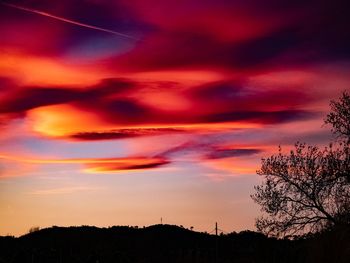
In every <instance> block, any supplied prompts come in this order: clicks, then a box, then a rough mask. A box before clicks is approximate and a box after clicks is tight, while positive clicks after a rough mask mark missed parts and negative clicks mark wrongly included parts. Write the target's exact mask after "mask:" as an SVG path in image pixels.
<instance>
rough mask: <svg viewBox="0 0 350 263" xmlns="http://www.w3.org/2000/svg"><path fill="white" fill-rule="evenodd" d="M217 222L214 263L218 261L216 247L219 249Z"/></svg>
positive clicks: (216, 226) (216, 225)
mask: <svg viewBox="0 0 350 263" xmlns="http://www.w3.org/2000/svg"><path fill="white" fill-rule="evenodd" d="M218 238H219V237H218V222H215V263H218V254H219V252H218V249H219V244H218Z"/></svg>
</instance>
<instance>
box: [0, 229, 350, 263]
mask: <svg viewBox="0 0 350 263" xmlns="http://www.w3.org/2000/svg"><path fill="white" fill-rule="evenodd" d="M349 258H350V231H349V227H344V228H342V229H337V230H333V231H330V232H326V233H323V234H320V235H318V236H315V237H310V238H307V239H300V240H294V241H291V240H277V239H273V238H267V237H266V236H264V235H262V234H259V233H256V232H252V231H243V232H240V233H231V234H228V235H220V236H215V235H209V234H206V233H200V232H195V231H191V230H188V229H185V228H182V227H178V226H174V225H154V226H150V227H146V228H135V227H126V226H114V227H110V228H97V227H90V226H81V227H51V228H47V229H42V230H39V231H36V232H33V233H29V234H26V235H24V236H21V237H19V238H14V237H0V263H4V262H6V263H9V262H11V263H12V262H16V263H17V262H18V263H19V262H21V263H25V262H30V263H34V262H37V263H44V262H45V263H46V262H47V263H51V262H52V263H55V262H57V263H61V262H67V263H70V262H88V263H89V262H94V263H96V262H99V263H104V262H105V263H107V262H114V263H117V262H130V263H131V262H132V263H139V262H145V263H146V262H147V263H153V262H155V263H157V262H162V263H165V262H170V263H172V262H174V263H175V262H184V263H187V262H197V263H199V262H203V263H207V262H208V263H209V262H211V263H213V262H225V263H226V262H269V263H271V262H293V263H295V262H344V263H345V262H349V261H348V260H349Z"/></svg>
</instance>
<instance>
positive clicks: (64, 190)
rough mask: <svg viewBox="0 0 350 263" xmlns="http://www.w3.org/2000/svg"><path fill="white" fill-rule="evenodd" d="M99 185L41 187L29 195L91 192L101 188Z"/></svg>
mask: <svg viewBox="0 0 350 263" xmlns="http://www.w3.org/2000/svg"><path fill="white" fill-rule="evenodd" d="M102 189H103V188H101V187H91V186H68V187H60V188H51V189H42V190H35V191H32V192H29V194H30V195H62V194H73V193H77V192H93V191H99V190H102Z"/></svg>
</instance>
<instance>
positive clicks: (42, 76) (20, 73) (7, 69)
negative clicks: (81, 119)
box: [0, 51, 108, 86]
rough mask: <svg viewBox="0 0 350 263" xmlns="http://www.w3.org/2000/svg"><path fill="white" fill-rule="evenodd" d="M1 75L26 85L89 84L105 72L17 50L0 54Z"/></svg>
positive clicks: (105, 73) (106, 74)
mask: <svg viewBox="0 0 350 263" xmlns="http://www.w3.org/2000/svg"><path fill="white" fill-rule="evenodd" d="M0 72H1V75H2V76H7V77H10V78H13V79H16V80H17V81H19V82H20V83H23V84H27V85H77V86H82V85H91V84H94V83H96V82H98V81H99V80H100V79H101V78H104V77H107V76H108V73H107V72H102V70H99V69H96V68H95V69H91V68H88V67H78V66H72V65H65V64H64V63H62V62H60V61H59V60H58V59H55V58H45V57H36V56H31V55H25V54H21V53H18V52H10V51H9V52H7V53H5V52H4V53H1V54H0Z"/></svg>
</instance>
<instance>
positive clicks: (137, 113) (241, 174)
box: [0, 0, 350, 235]
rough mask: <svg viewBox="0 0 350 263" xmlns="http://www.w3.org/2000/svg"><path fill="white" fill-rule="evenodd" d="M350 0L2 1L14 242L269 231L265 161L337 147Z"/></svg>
mask: <svg viewBox="0 0 350 263" xmlns="http://www.w3.org/2000/svg"><path fill="white" fill-rule="evenodd" d="M349 8H350V7H349V3H348V1H345V0H333V1H330V0H329V1H327V0H324V1H323V0H302V1H299V0H293V1H292V0H286V1H281V0H264V1H260V0H176V1H175V0H174V1H170V0H158V1H157V0H57V1H56V0H54V1H44V0H22V1H20V0H18V1H17V0H16V1H10V0H8V1H0V235H7V234H11V235H21V234H24V233H26V232H27V231H28V230H29V228H30V227H33V226H40V227H49V226H52V225H58V226H69V225H96V226H112V225H138V226H147V225H151V224H158V223H160V218H161V217H162V218H163V223H168V224H177V225H183V226H185V227H190V226H193V227H194V230H197V231H211V230H212V229H213V227H214V224H215V222H216V221H217V222H218V223H219V227H220V228H221V229H223V230H225V231H227V232H231V231H241V230H244V229H252V230H253V229H254V218H255V217H257V216H258V215H259V213H260V211H259V207H258V206H257V205H255V204H254V202H253V201H252V200H251V199H250V197H249V196H250V194H252V193H253V192H254V189H253V186H254V185H255V184H258V183H259V180H260V178H259V176H258V175H256V173H255V172H256V170H257V169H259V165H260V160H261V158H263V157H266V156H269V155H271V154H273V153H275V152H276V151H277V150H278V145H281V146H282V148H283V149H284V150H286V151H287V150H288V149H290V148H291V147H292V145H293V144H294V142H296V141H298V140H299V141H302V142H307V143H311V144H317V145H325V144H326V143H327V142H328V141H329V140H330V139H331V134H330V128H329V127H328V126H325V125H323V118H324V117H325V115H326V114H327V112H328V111H329V101H330V100H331V99H336V98H337V97H339V96H340V93H341V91H343V90H346V89H347V90H349V87H350V74H349V72H350V71H349V70H350V48H349V47H350V30H349V25H350V21H349V14H348V13H349Z"/></svg>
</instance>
